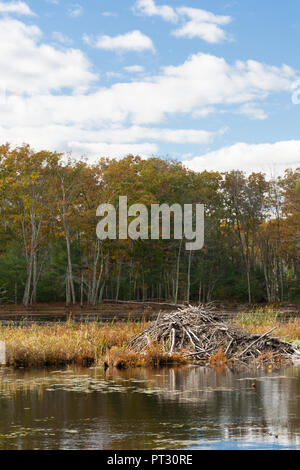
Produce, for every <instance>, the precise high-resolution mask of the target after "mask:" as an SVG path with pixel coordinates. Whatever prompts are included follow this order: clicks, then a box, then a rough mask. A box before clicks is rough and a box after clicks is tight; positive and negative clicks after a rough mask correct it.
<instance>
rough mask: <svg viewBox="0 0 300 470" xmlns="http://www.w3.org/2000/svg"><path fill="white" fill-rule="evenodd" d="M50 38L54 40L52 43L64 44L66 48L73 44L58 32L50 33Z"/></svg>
mask: <svg viewBox="0 0 300 470" xmlns="http://www.w3.org/2000/svg"><path fill="white" fill-rule="evenodd" d="M52 38H53V39H54V41H58V42H60V43H62V44H65V45H66V46H70V45H71V44H72V42H73V41H72V39H71V38H69V37H68V36H66V35H65V34H63V33H61V32H59V31H54V32H53V33H52Z"/></svg>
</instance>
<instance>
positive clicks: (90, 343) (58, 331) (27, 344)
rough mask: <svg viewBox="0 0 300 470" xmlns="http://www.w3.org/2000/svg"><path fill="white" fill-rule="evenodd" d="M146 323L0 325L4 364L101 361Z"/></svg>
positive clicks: (19, 365)
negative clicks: (4, 346) (5, 361)
mask: <svg viewBox="0 0 300 470" xmlns="http://www.w3.org/2000/svg"><path fill="white" fill-rule="evenodd" d="M146 326H147V325H146V324H145V323H134V322H128V323H123V322H117V323H114V324H99V323H86V324H75V323H73V322H71V321H69V322H67V323H64V324H62V323H61V324H53V325H51V324H47V325H37V324H34V325H32V326H29V327H18V326H15V325H11V326H0V340H1V341H4V342H5V343H6V352H7V364H8V365H11V366H15V367H21V366H23V367H38V366H52V365H63V364H70V363H75V364H79V365H88V364H91V363H94V362H100V361H101V360H102V359H103V356H104V354H105V353H106V351H107V350H108V349H109V348H112V347H113V346H118V347H121V346H122V345H124V343H125V342H127V341H128V340H129V339H130V338H131V337H132V336H134V335H136V334H138V333H140V332H141V331H143V329H144V328H146Z"/></svg>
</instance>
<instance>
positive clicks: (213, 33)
mask: <svg viewBox="0 0 300 470" xmlns="http://www.w3.org/2000/svg"><path fill="white" fill-rule="evenodd" d="M177 12H178V13H179V15H180V17H181V18H182V19H183V24H182V25H181V26H180V27H179V28H178V29H175V30H174V31H173V33H172V34H173V35H174V36H176V37H187V38H190V39H192V38H196V37H198V38H200V39H203V40H204V41H206V42H209V43H217V42H221V41H224V40H226V39H228V35H227V34H226V33H225V31H224V30H223V29H222V28H221V27H220V25H226V24H228V23H230V21H231V18H230V16H217V15H214V14H213V13H210V12H207V11H204V10H199V9H197V8H186V7H182V8H178V9H177Z"/></svg>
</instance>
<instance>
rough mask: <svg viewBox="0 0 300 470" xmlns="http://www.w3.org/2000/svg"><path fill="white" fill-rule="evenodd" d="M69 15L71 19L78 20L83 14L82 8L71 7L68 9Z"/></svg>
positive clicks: (79, 6)
mask: <svg viewBox="0 0 300 470" xmlns="http://www.w3.org/2000/svg"><path fill="white" fill-rule="evenodd" d="M69 14H70V16H71V17H72V18H79V16H81V15H82V14H83V7H82V6H81V5H78V4H76V5H73V6H72V7H71V8H70V9H69Z"/></svg>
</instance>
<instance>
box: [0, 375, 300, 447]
mask: <svg viewBox="0 0 300 470" xmlns="http://www.w3.org/2000/svg"><path fill="white" fill-rule="evenodd" d="M254 385H255V386H254ZM249 448H255V449H278V448H287V449H300V367H296V366H293V367H287V368H284V369H281V370H277V371H271V369H268V370H267V371H266V370H260V371H255V372H253V371H249V370H248V371H241V372H238V373H233V372H231V371H230V370H228V369H225V370H212V369H207V368H203V367H198V366H186V367H181V368H165V369H156V370H150V369H134V370H127V371H116V370H113V371H111V370H107V371H106V372H104V371H103V369H101V368H91V369H75V368H69V369H65V370H57V371H55V370H52V371H49V370H39V371H36V370H31V371H26V370H18V371H14V370H13V369H7V368H2V369H1V368H0V449H114V450H120V449H130V450H131V449H249Z"/></svg>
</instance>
